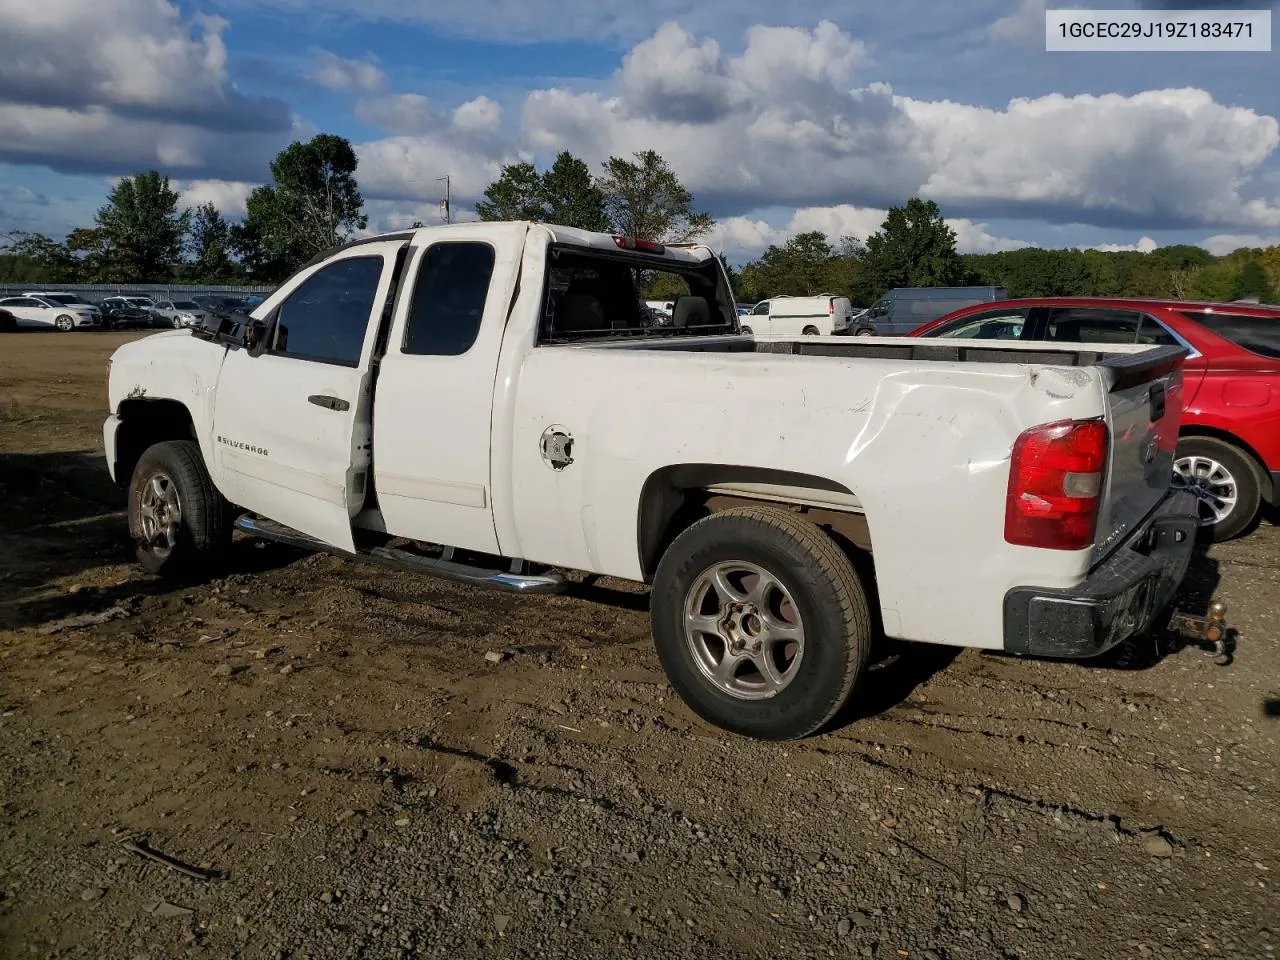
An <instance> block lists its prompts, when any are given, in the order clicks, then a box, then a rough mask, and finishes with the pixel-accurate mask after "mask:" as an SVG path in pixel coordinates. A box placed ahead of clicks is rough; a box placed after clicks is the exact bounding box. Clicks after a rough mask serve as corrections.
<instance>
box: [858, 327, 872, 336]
mask: <svg viewBox="0 0 1280 960" xmlns="http://www.w3.org/2000/svg"><path fill="white" fill-rule="evenodd" d="M853 335H854V336H855V337H874V336H875V335H876V332H875V331H874V330H868V329H866V328H865V327H864V328H863V329H861V330H857V331H855V332H854V334H853Z"/></svg>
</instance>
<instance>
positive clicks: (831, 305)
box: [827, 300, 836, 317]
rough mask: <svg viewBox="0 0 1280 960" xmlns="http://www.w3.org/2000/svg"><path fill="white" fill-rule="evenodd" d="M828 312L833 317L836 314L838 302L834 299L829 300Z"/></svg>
mask: <svg viewBox="0 0 1280 960" xmlns="http://www.w3.org/2000/svg"><path fill="white" fill-rule="evenodd" d="M827 313H829V314H831V316H833V317H834V316H835V315H836V302H835V301H834V300H828V301H827Z"/></svg>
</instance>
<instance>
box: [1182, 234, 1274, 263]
mask: <svg viewBox="0 0 1280 960" xmlns="http://www.w3.org/2000/svg"><path fill="white" fill-rule="evenodd" d="M1196 246H1199V247H1204V248H1205V249H1206V250H1208V251H1209V252H1210V253H1212V254H1213V255H1214V256H1217V257H1221V256H1225V255H1226V254H1228V253H1231V252H1233V251H1235V250H1239V249H1240V248H1241V247H1248V248H1250V249H1253V248H1259V247H1261V248H1266V247H1275V246H1280V233H1270V234H1262V233H1218V234H1215V235H1213V236H1212V237H1206V238H1205V239H1203V240H1201V241H1200V242H1199V243H1198V244H1196Z"/></svg>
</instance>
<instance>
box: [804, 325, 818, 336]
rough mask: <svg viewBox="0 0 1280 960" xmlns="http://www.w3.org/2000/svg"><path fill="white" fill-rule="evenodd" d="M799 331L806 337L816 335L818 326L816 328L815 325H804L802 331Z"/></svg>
mask: <svg viewBox="0 0 1280 960" xmlns="http://www.w3.org/2000/svg"><path fill="white" fill-rule="evenodd" d="M800 332H801V333H803V334H804V335H805V336H806V337H816V336H817V335H818V328H817V327H805V328H804V329H803V330H802V331H800Z"/></svg>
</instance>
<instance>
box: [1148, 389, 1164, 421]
mask: <svg viewBox="0 0 1280 960" xmlns="http://www.w3.org/2000/svg"><path fill="white" fill-rule="evenodd" d="M1147 405H1148V406H1149V407H1150V409H1151V422H1152V423H1155V422H1156V421H1158V420H1159V419H1160V418H1161V417H1163V416H1164V384H1163V383H1156V384H1153V385H1152V387H1151V392H1150V393H1148V394H1147Z"/></svg>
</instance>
